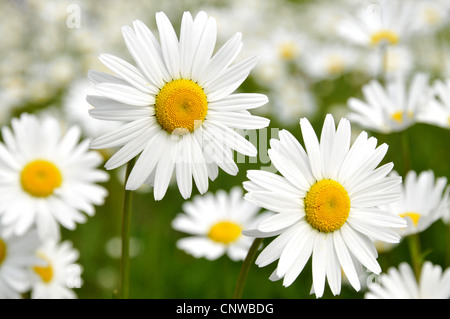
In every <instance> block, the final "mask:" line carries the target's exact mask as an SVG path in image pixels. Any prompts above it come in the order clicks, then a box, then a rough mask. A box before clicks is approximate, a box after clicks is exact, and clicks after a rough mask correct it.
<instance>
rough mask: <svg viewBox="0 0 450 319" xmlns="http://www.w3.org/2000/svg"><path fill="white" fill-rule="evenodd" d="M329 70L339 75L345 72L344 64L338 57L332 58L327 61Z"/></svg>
mask: <svg viewBox="0 0 450 319" xmlns="http://www.w3.org/2000/svg"><path fill="white" fill-rule="evenodd" d="M327 69H328V72H329V73H331V74H339V73H341V72H342V71H343V70H344V62H343V61H342V59H341V58H340V57H339V56H337V55H333V56H330V57H329V58H328V61H327Z"/></svg>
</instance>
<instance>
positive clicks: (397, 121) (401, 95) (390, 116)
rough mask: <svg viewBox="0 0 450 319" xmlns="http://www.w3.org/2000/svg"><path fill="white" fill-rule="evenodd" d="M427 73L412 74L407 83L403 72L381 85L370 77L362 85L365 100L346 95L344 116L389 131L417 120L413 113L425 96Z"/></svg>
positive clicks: (415, 114)
mask: <svg viewBox="0 0 450 319" xmlns="http://www.w3.org/2000/svg"><path fill="white" fill-rule="evenodd" d="M428 78H429V77H428V75H426V74H423V73H417V74H415V75H414V76H413V77H412V79H411V82H410V83H407V79H406V77H404V76H396V77H394V78H392V79H389V80H388V82H387V84H386V85H385V87H383V86H382V85H381V83H380V82H378V81H377V80H372V81H371V82H369V83H368V84H366V85H364V86H363V88H362V93H363V95H364V98H365V100H366V101H361V100H359V99H357V98H353V97H352V98H350V99H349V100H348V106H349V108H350V110H351V111H350V113H349V114H348V116H347V117H348V119H349V120H350V121H352V122H355V123H357V124H359V125H360V126H361V127H363V128H364V129H368V130H371V131H375V132H381V133H392V132H398V131H402V130H405V129H407V128H408V127H410V126H411V125H413V124H414V123H416V122H417V114H418V113H420V112H421V108H423V107H424V105H426V103H427V101H428V99H429V86H428ZM408 84H409V86H408Z"/></svg>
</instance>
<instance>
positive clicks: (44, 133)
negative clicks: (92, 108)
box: [0, 114, 108, 238]
mask: <svg viewBox="0 0 450 319" xmlns="http://www.w3.org/2000/svg"><path fill="white" fill-rule="evenodd" d="M11 127H12V129H10V128H9V127H6V126H5V127H3V128H2V137H3V142H4V143H0V176H1V181H0V218H1V220H0V221H1V223H2V224H3V225H4V226H5V227H6V228H7V229H9V231H11V232H13V233H15V234H16V235H19V236H20V235H23V234H24V233H25V232H26V231H27V230H28V229H30V227H31V226H32V225H34V224H35V225H36V227H37V231H38V233H39V236H40V237H41V238H47V237H51V238H58V237H59V236H60V227H59V225H61V226H62V227H65V228H67V229H74V228H75V227H76V224H77V223H82V222H85V221H86V215H84V214H83V212H84V213H86V214H87V215H89V216H92V215H93V214H94V213H95V207H94V205H102V204H103V201H104V198H105V197H106V195H107V191H106V189H105V188H104V187H102V186H100V185H97V184H96V183H97V182H103V181H106V180H107V179H108V174H107V173H106V172H104V171H102V170H99V169H97V166H98V165H99V164H100V163H102V161H103V160H102V157H101V156H100V154H98V153H97V152H94V151H89V145H88V143H89V141H88V140H84V141H82V142H81V143H78V140H79V138H80V134H81V132H80V129H79V128H78V127H77V126H72V127H71V128H69V129H68V130H67V132H65V133H64V134H63V133H62V129H61V126H60V123H59V122H58V120H56V119H55V118H53V117H47V118H43V119H41V120H40V119H38V118H37V117H36V116H34V115H30V114H22V115H21V116H20V117H19V118H14V119H12V121H11Z"/></svg>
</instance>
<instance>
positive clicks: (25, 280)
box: [0, 225, 40, 299]
mask: <svg viewBox="0 0 450 319" xmlns="http://www.w3.org/2000/svg"><path fill="white" fill-rule="evenodd" d="M39 244H40V241H39V238H38V236H37V232H36V230H34V229H33V230H30V231H28V232H27V233H25V234H24V235H23V236H16V235H9V236H4V227H3V226H2V225H0V299H12V298H14V299H17V298H20V297H21V294H22V293H24V292H26V291H28V289H29V288H30V279H29V276H28V269H29V267H30V266H31V265H32V264H33V263H36V262H39V261H38V260H37V258H36V257H35V252H36V249H37V248H38V247H39Z"/></svg>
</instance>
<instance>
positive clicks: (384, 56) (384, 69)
mask: <svg viewBox="0 0 450 319" xmlns="http://www.w3.org/2000/svg"><path fill="white" fill-rule="evenodd" d="M379 49H380V56H381V63H380V65H381V68H380V74H379V78H380V82H381V83H384V82H385V81H386V77H387V73H388V45H387V44H383V45H381V46H380V48H379Z"/></svg>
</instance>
